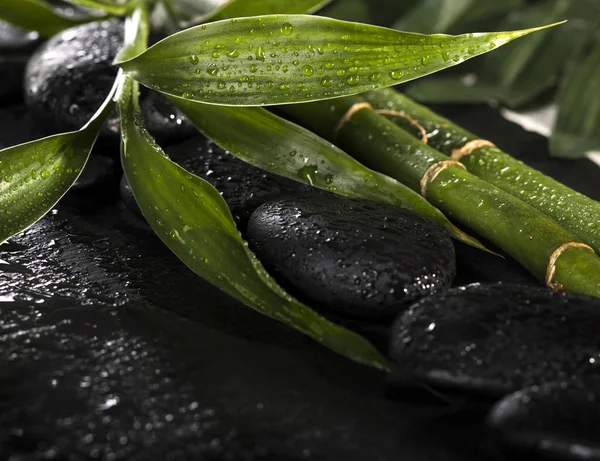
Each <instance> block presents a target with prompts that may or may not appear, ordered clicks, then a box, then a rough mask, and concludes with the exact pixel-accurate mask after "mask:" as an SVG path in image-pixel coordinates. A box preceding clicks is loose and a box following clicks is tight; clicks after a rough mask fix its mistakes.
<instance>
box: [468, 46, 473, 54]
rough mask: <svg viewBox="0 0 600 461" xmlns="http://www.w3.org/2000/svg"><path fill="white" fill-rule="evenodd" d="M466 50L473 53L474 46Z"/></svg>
mask: <svg viewBox="0 0 600 461" xmlns="http://www.w3.org/2000/svg"><path fill="white" fill-rule="evenodd" d="M467 51H468V52H469V54H475V47H474V46H470V47H469V48H468V49H467Z"/></svg>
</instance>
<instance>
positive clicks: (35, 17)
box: [0, 0, 102, 37]
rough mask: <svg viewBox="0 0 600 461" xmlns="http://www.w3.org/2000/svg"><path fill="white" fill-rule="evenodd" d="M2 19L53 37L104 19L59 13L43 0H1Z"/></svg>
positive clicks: (0, 14) (0, 17)
mask: <svg viewBox="0 0 600 461" xmlns="http://www.w3.org/2000/svg"><path fill="white" fill-rule="evenodd" d="M0 19H3V20H5V21H8V22H10V23H11V24H14V25H16V26H19V27H22V28H23V29H27V30H35V31H37V32H39V33H40V34H41V35H44V36H46V37H51V36H52V35H54V34H57V33H59V32H60V31H61V30H64V29H68V28H69V27H73V26H76V25H79V24H83V23H86V22H89V21H95V20H98V19H102V18H100V17H98V16H96V17H93V18H82V17H67V16H63V15H61V14H60V13H58V12H57V11H56V10H55V9H54V8H53V7H52V6H50V5H49V4H47V3H46V2H44V1H42V0H1V1H0Z"/></svg>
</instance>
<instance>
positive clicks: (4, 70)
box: [0, 21, 41, 103]
mask: <svg viewBox="0 0 600 461" xmlns="http://www.w3.org/2000/svg"><path fill="white" fill-rule="evenodd" d="M40 43H41V39H40V36H39V34H38V33H37V32H31V31H27V30H23V29H21V28H20V27H17V26H13V25H12V24H9V23H8V22H5V21H0V75H1V76H2V84H1V85H0V103H6V102H14V101H18V100H20V99H21V98H22V96H23V74H24V72H25V66H26V64H27V60H28V59H29V56H31V53H33V51H34V50H35V48H36V47H37V46H39V44H40Z"/></svg>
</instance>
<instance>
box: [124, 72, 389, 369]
mask: <svg viewBox="0 0 600 461" xmlns="http://www.w3.org/2000/svg"><path fill="white" fill-rule="evenodd" d="M137 99H138V91H137V83H136V82H134V81H132V80H131V79H129V78H127V79H126V80H125V84H124V87H123V89H122V91H121V95H120V98H119V103H118V105H119V110H120V113H121V123H122V132H123V149H122V156H121V159H122V163H123V168H124V171H125V175H126V177H127V180H128V182H129V184H130V185H131V189H132V191H133V193H134V195H135V198H136V200H137V202H138V204H139V206H140V209H141V211H142V213H143V214H144V216H145V218H146V220H147V221H148V223H149V224H150V226H151V227H152V229H153V230H154V231H155V232H156V234H157V235H158V236H159V237H160V239H161V240H162V241H163V242H164V243H165V244H166V245H167V246H168V247H169V248H170V249H171V251H173V253H175V254H176V255H177V256H178V257H179V258H180V259H181V260H182V261H183V262H184V263H185V264H186V265H187V266H188V267H190V268H191V269H192V270H193V271H194V272H195V273H196V274H198V275H199V276H201V277H203V278H204V279H206V280H207V281H209V282H210V283H212V284H214V285H216V286H217V287H219V288H220V289H222V290H223V291H225V292H227V293H229V294H230V295H231V296H233V297H234V298H236V299H238V300H240V301H241V302H243V303H244V304H246V305H247V306H249V307H251V308H253V309H255V310H257V311H258V312H261V313H262V314H265V315H267V316H269V317H272V318H274V319H276V320H279V321H280V322H283V323H285V324H287V325H289V326H291V327H292V328H295V329H297V330H300V331H301V332H303V333H305V334H307V335H308V336H310V337H312V338H313V339H315V340H317V341H319V342H320V343H322V344H323V345H325V346H327V347H329V348H330V349H332V350H334V351H336V352H338V353H340V354H342V355H344V356H346V357H349V358H351V359H353V360H356V361H357V362H360V363H364V364H367V365H371V366H374V367H376V368H380V369H388V363H387V361H386V360H385V359H384V358H383V357H382V356H381V354H380V353H379V352H378V351H377V350H376V349H375V348H374V347H373V346H372V345H371V344H369V343H368V342H367V341H366V340H364V339H363V338H362V337H360V336H358V335H356V334H354V333H352V332H350V331H348V330H346V329H344V328H342V327H339V326H337V325H335V324H332V323H330V322H328V321H327V320H325V319H324V318H322V317H320V316H319V315H317V314H316V313H315V312H314V311H312V310H311V309H309V308H308V307H307V306H305V305H303V304H302V303H300V302H299V301H297V300H296V299H294V298H292V297H291V296H290V295H289V294H287V293H286V292H285V290H283V288H281V287H280V286H279V285H278V284H277V283H276V282H275V281H274V280H273V279H272V278H271V277H270V276H269V274H268V273H267V272H266V271H265V269H264V268H263V266H262V265H261V263H260V262H259V261H258V259H257V258H256V256H255V255H254V254H253V253H252V252H251V251H250V250H249V249H248V245H247V244H246V242H244V241H243V240H242V238H241V237H240V234H239V232H238V230H237V228H236V226H235V223H234V221H233V218H232V216H231V213H230V211H229V209H228V208H227V204H226V203H225V201H224V200H223V198H222V197H221V196H220V194H219V192H218V191H217V190H216V189H214V188H213V187H212V186H211V185H210V184H209V183H208V182H206V181H204V180H202V179H200V178H198V177H197V176H194V175H192V174H190V173H188V172H187V171H185V170H184V169H183V168H181V167H179V166H178V165H177V164H175V163H173V162H172V161H170V160H169V159H168V158H167V157H166V155H165V154H164V152H163V151H162V149H161V148H160V147H159V146H158V145H157V144H156V143H155V141H154V140H153V139H152V137H151V136H150V135H149V134H148V132H147V131H146V130H145V129H144V128H143V121H142V120H141V118H140V117H141V115H140V112H139V105H138V103H137ZM148 178H152V180H151V181H149V180H148Z"/></svg>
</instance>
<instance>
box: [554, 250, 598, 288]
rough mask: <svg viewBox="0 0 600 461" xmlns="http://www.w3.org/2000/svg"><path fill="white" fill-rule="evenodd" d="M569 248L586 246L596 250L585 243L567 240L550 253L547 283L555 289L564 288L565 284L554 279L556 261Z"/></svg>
mask: <svg viewBox="0 0 600 461" xmlns="http://www.w3.org/2000/svg"><path fill="white" fill-rule="evenodd" d="M569 248H585V249H586V250H589V251H591V252H592V253H595V252H594V249H593V248H592V247H590V246H588V245H586V244H585V243H579V242H567V243H564V244H562V245H561V246H559V247H558V248H557V249H556V250H554V252H553V253H552V254H551V255H550V260H549V261H548V267H547V268H546V285H548V286H549V287H550V288H552V289H553V290H562V289H563V286H562V284H561V283H559V282H555V281H553V279H554V275H555V274H556V261H557V260H558V258H559V257H560V255H562V254H563V253H564V252H565V251H567V250H568V249H569Z"/></svg>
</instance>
